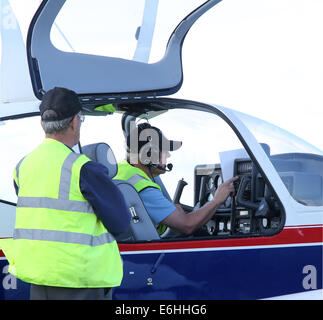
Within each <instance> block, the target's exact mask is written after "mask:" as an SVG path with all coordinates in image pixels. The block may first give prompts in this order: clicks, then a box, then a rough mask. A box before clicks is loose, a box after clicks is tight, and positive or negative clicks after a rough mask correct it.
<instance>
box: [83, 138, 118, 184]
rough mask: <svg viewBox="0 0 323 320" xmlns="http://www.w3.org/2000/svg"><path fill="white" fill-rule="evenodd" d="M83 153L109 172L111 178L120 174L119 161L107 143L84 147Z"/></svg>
mask: <svg viewBox="0 0 323 320" xmlns="http://www.w3.org/2000/svg"><path fill="white" fill-rule="evenodd" d="M82 152H83V153H84V154H85V155H86V156H87V157H89V158H90V159H91V160H93V161H96V162H99V163H101V164H103V165H104V166H106V167H107V168H108V170H109V176H110V178H113V177H114V176H115V175H116V174H117V172H118V164H117V160H116V158H115V156H114V154H113V151H112V149H111V148H110V146H109V145H108V144H107V143H104V142H100V143H93V144H89V145H86V146H84V147H82Z"/></svg>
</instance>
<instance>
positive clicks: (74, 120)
mask: <svg viewBox="0 0 323 320" xmlns="http://www.w3.org/2000/svg"><path fill="white" fill-rule="evenodd" d="M70 126H71V128H72V130H73V131H75V130H76V129H78V116H77V115H75V116H74V118H73V120H72V121H71V125H70Z"/></svg>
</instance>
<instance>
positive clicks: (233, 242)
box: [119, 226, 323, 252]
mask: <svg viewBox="0 0 323 320" xmlns="http://www.w3.org/2000/svg"><path fill="white" fill-rule="evenodd" d="M322 241H323V228H322V226H317V227H299V228H293V229H288V228H284V229H283V230H282V231H281V232H280V233H279V234H277V235H274V236H268V237H249V238H235V239H232V238H231V239H218V240H193V241H192V240H188V241H183V240H182V241H176V242H155V243H134V244H119V249H120V251H121V252H127V251H151V250H178V249H203V248H221V247H223V248H227V247H244V246H255V247H257V246H267V245H271V246H272V245H289V244H290V245H292V244H306V243H319V242H322Z"/></svg>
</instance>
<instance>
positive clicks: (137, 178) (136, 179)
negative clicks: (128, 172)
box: [126, 174, 149, 187]
mask: <svg viewBox="0 0 323 320" xmlns="http://www.w3.org/2000/svg"><path fill="white" fill-rule="evenodd" d="M143 179H144V180H147V179H146V178H144V177H142V176H140V175H139V174H135V175H134V176H132V177H130V178H129V179H128V180H126V181H127V182H128V183H130V184H131V185H132V186H133V187H134V186H135V184H136V183H138V182H139V181H141V180H143ZM147 181H149V180H147Z"/></svg>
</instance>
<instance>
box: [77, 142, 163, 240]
mask: <svg viewBox="0 0 323 320" xmlns="http://www.w3.org/2000/svg"><path fill="white" fill-rule="evenodd" d="M82 152H83V153H84V154H85V155H86V156H88V157H89V158H90V159H91V160H93V161H96V162H99V163H101V164H103V165H105V166H106V167H107V168H108V169H109V176H110V177H111V178H113V177H114V176H115V175H116V174H117V171H118V165H117V161H116V159H115V157H114V154H113V151H112V149H111V148H110V146H109V145H108V144H106V143H103V142H101V143H95V144H90V145H87V146H84V147H82ZM112 181H113V182H114V183H115V184H116V186H117V187H118V188H119V190H120V191H121V193H122V194H123V196H124V199H125V201H126V204H127V207H128V208H129V212H130V215H131V221H130V228H129V230H128V232H126V233H123V234H121V235H119V236H116V240H117V241H145V240H146V241H147V240H158V239H160V237H159V234H158V232H157V230H156V227H155V225H154V223H153V222H152V220H151V218H150V216H149V214H148V212H147V210H146V208H145V206H144V204H143V202H142V200H141V198H140V196H139V194H138V192H137V191H136V189H135V188H134V187H133V186H132V185H131V184H130V183H128V182H126V181H123V180H112Z"/></svg>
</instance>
